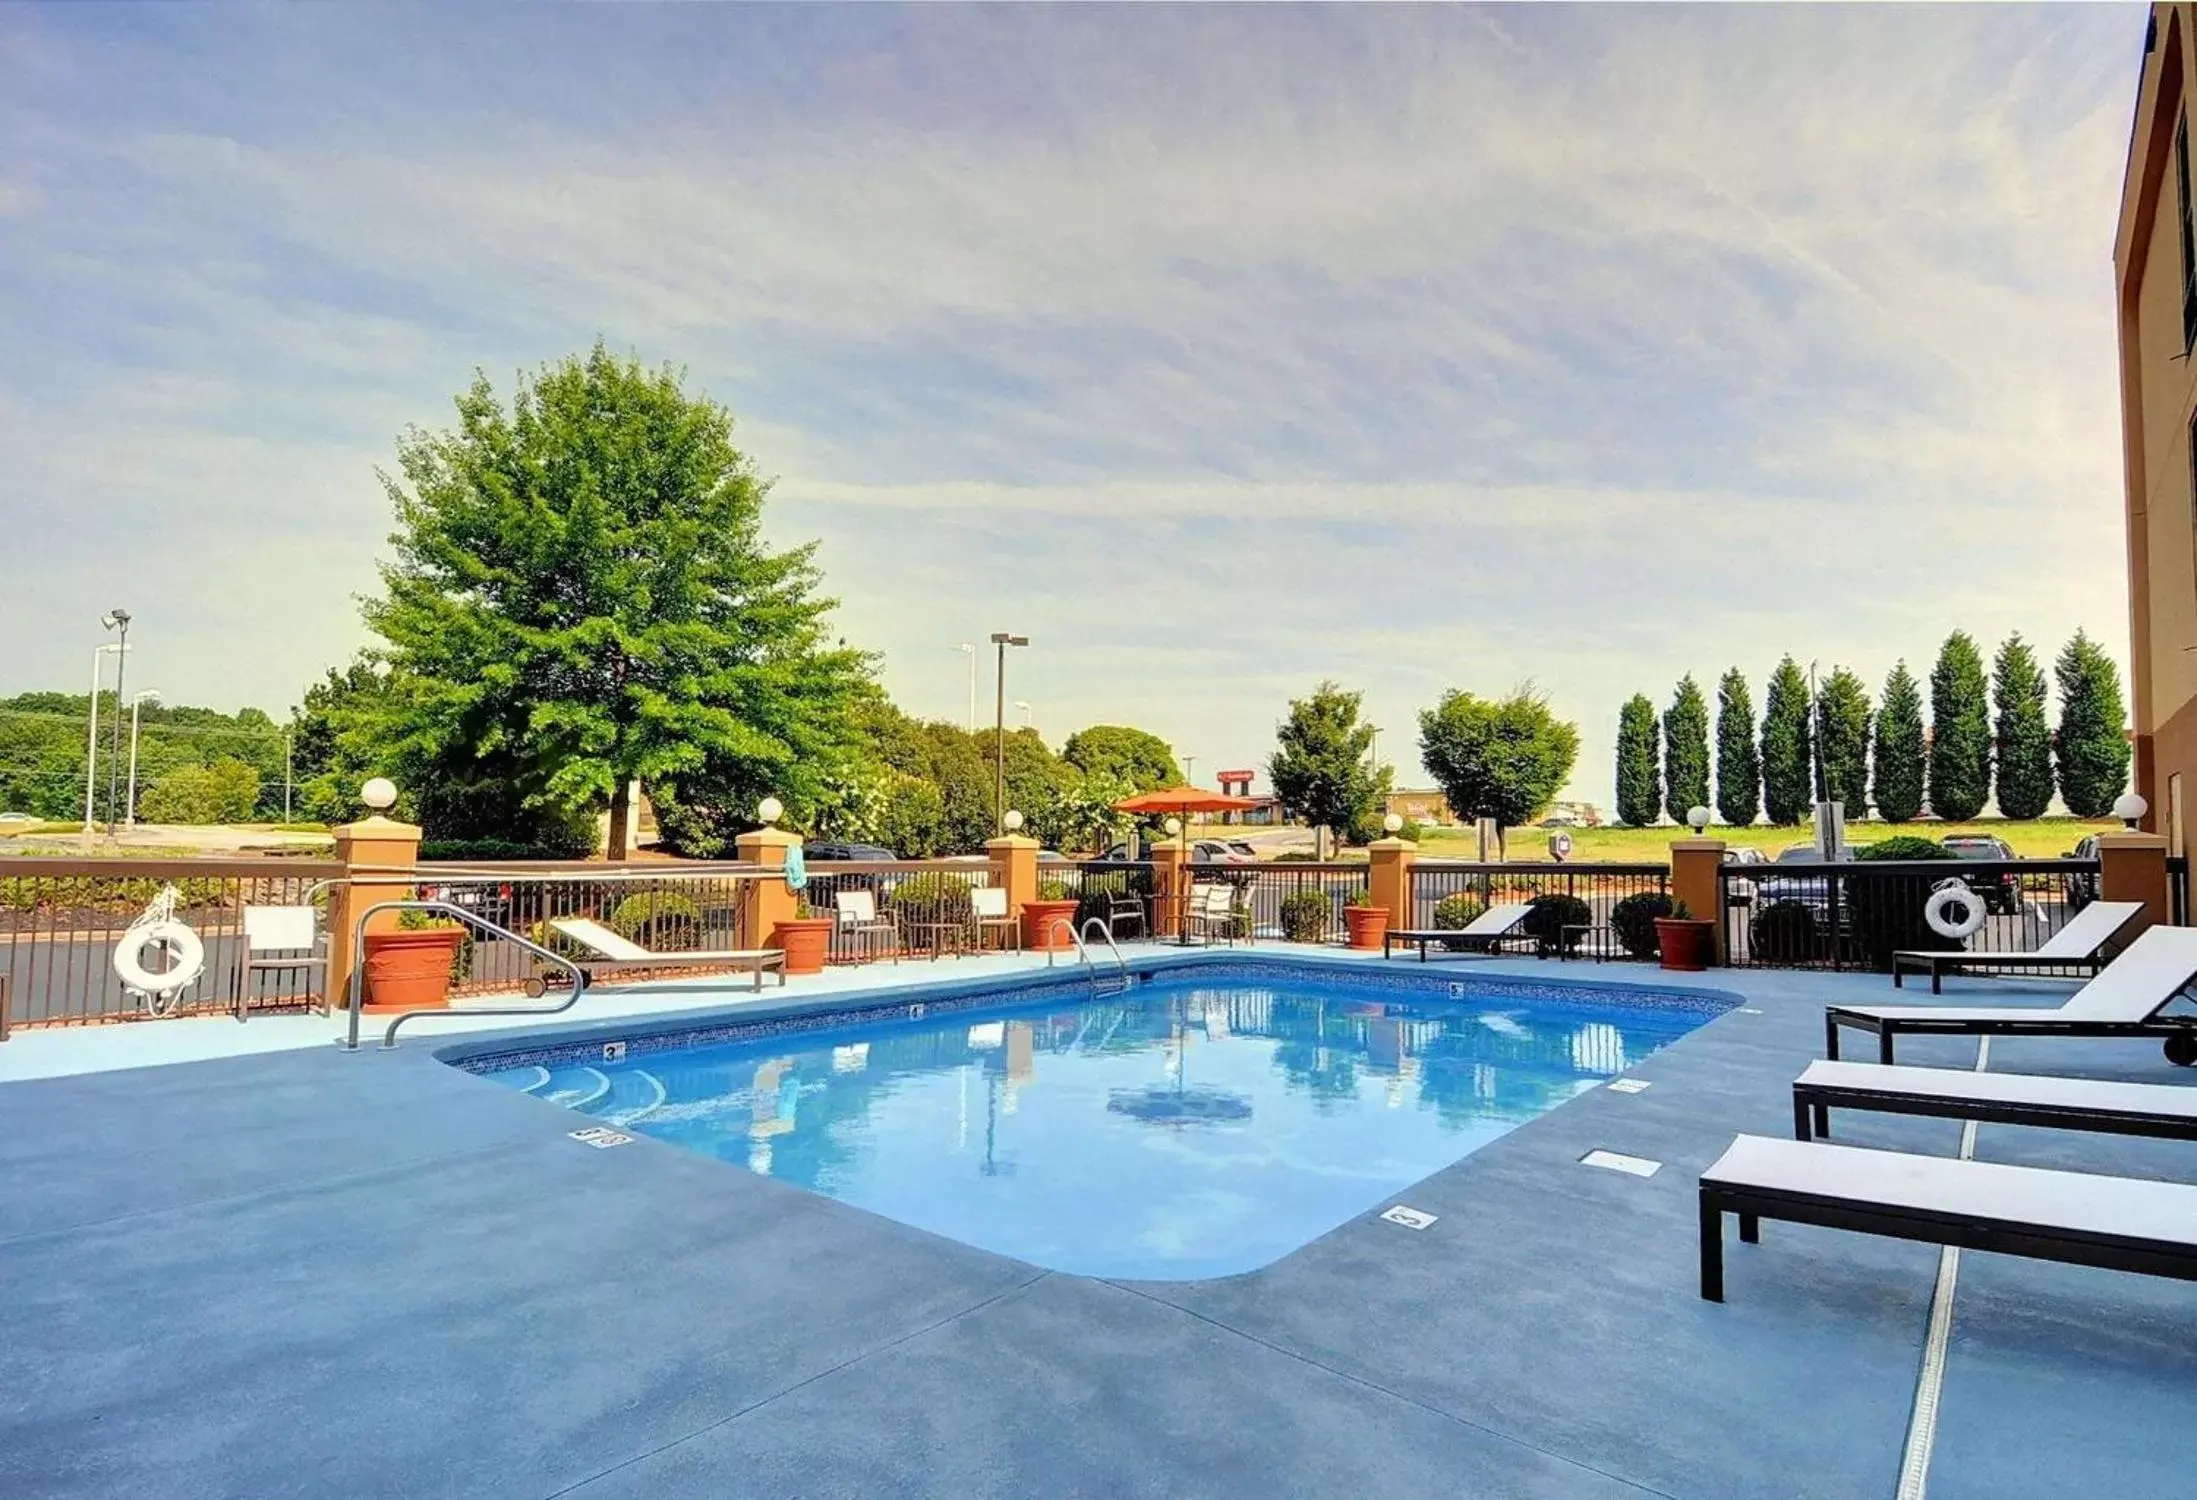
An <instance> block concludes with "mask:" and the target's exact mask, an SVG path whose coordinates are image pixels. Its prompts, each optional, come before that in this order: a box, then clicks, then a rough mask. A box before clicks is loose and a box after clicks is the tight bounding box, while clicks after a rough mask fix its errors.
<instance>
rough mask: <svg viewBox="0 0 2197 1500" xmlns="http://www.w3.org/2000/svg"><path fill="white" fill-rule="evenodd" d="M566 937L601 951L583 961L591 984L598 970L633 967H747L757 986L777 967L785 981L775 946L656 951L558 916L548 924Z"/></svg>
mask: <svg viewBox="0 0 2197 1500" xmlns="http://www.w3.org/2000/svg"><path fill="white" fill-rule="evenodd" d="M549 925H550V926H551V927H554V928H555V929H557V931H559V932H561V933H563V934H564V935H565V936H566V937H568V938H570V939H572V941H574V942H575V943H578V944H579V945H580V946H581V947H583V948H587V949H590V950H592V951H593V952H595V953H596V954H598V955H600V956H599V957H598V958H596V959H593V960H590V961H587V962H583V963H582V964H581V965H580V968H581V970H582V972H584V973H585V974H586V975H587V982H588V983H589V984H593V983H595V975H596V973H597V971H598V970H599V971H601V972H602V973H605V974H610V975H616V974H619V973H622V972H624V971H626V970H630V969H690V968H704V967H707V968H722V969H746V970H749V971H750V972H752V973H753V974H754V976H755V985H754V988H755V989H756V990H758V991H760V990H761V989H762V988H763V971H764V970H766V969H775V970H777V971H778V984H779V987H780V988H781V989H782V988H784V987H785V983H786V955H785V954H784V953H782V952H780V951H779V950H778V949H776V948H720V949H715V950H712V951H706V952H685V953H657V952H654V951H652V950H650V949H647V948H644V947H642V946H641V945H640V944H639V943H636V942H633V941H632V940H631V939H629V938H626V937H624V936H623V935H621V934H619V933H616V932H613V931H611V930H610V929H609V928H608V927H605V926H603V925H602V924H601V923H600V922H591V921H589V920H587V919H586V918H585V917H557V918H553V919H552V920H551V921H550V924H549Z"/></svg>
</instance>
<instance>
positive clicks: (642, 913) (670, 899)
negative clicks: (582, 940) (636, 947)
mask: <svg viewBox="0 0 2197 1500" xmlns="http://www.w3.org/2000/svg"><path fill="white" fill-rule="evenodd" d="M605 925H606V926H608V927H609V928H610V929H611V930H612V931H613V932H616V933H617V934H618V935H619V936H621V937H623V938H625V939H627V940H628V941H629V942H635V943H639V944H640V945H641V946H642V947H644V948H651V949H654V950H655V951H657V952H659V953H678V952H681V951H687V950H692V949H696V948H699V947H701V946H702V930H703V924H702V908H701V907H699V906H696V905H695V904H694V902H693V901H692V900H691V899H689V898H688V897H685V896H682V895H680V894H678V893H677V892H676V891H637V892H635V893H634V894H633V895H630V896H628V897H626V898H625V900H623V901H621V902H619V903H618V904H617V905H616V906H614V907H612V908H611V909H610V919H609V921H608V922H607V923H606V924H605Z"/></svg>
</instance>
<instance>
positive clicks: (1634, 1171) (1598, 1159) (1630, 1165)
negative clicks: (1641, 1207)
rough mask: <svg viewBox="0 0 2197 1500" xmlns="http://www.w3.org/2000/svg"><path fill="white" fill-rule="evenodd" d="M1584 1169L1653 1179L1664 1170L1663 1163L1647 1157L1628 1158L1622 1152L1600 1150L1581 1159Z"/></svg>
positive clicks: (1591, 1152) (1580, 1162)
mask: <svg viewBox="0 0 2197 1500" xmlns="http://www.w3.org/2000/svg"><path fill="white" fill-rule="evenodd" d="M1579 1165H1581V1166H1582V1167H1601V1168H1603V1169H1604V1170H1605V1171H1610V1172H1626V1173H1630V1174H1631V1175H1632V1176H1634V1177H1653V1176H1654V1175H1655V1174H1656V1173H1658V1172H1660V1171H1662V1170H1663V1163H1661V1162H1659V1161H1650V1160H1648V1158H1647V1157H1645V1156H1627V1155H1626V1154H1625V1153H1624V1152H1622V1151H1603V1150H1600V1149H1599V1148H1598V1149H1596V1150H1593V1151H1589V1152H1588V1153H1587V1154H1586V1155H1585V1156H1582V1157H1580V1158H1579Z"/></svg>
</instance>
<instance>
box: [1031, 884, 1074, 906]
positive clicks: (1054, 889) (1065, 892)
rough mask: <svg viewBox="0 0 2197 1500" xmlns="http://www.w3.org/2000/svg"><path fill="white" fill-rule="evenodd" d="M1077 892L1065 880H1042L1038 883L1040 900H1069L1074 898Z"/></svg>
mask: <svg viewBox="0 0 2197 1500" xmlns="http://www.w3.org/2000/svg"><path fill="white" fill-rule="evenodd" d="M1075 894H1076V893H1075V892H1074V891H1073V890H1071V889H1070V888H1069V885H1068V882H1067V881H1065V880H1041V881H1039V882H1038V883H1037V898H1038V900H1040V901H1068V900H1072V899H1074V897H1075Z"/></svg>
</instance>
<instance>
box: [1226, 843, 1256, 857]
mask: <svg viewBox="0 0 2197 1500" xmlns="http://www.w3.org/2000/svg"><path fill="white" fill-rule="evenodd" d="M1228 847H1229V848H1231V849H1233V850H1234V851H1235V852H1236V853H1238V854H1240V855H1242V856H1243V857H1244V858H1245V859H1257V858H1258V857H1259V851H1258V850H1256V849H1254V848H1252V847H1251V841H1250V840H1249V839H1230V840H1229V841H1228Z"/></svg>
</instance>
